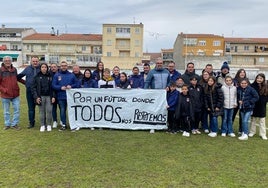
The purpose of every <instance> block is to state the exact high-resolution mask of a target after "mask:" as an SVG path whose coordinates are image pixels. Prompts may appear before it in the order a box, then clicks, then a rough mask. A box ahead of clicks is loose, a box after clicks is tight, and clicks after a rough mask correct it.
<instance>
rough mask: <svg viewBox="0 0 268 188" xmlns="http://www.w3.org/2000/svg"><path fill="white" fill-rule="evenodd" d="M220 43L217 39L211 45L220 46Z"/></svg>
mask: <svg viewBox="0 0 268 188" xmlns="http://www.w3.org/2000/svg"><path fill="white" fill-rule="evenodd" d="M220 45H221V41H219V40H214V41H213V46H220Z"/></svg>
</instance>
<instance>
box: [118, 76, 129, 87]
mask: <svg viewBox="0 0 268 188" xmlns="http://www.w3.org/2000/svg"><path fill="white" fill-rule="evenodd" d="M117 87H119V88H122V89H130V88H131V86H130V83H129V80H128V79H127V74H126V73H125V72H122V73H120V82H119V84H118V85H117Z"/></svg>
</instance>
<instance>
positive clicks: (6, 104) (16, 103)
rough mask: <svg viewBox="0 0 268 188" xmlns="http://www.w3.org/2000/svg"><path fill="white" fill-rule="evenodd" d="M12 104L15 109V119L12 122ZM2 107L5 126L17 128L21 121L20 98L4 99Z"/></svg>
mask: <svg viewBox="0 0 268 188" xmlns="http://www.w3.org/2000/svg"><path fill="white" fill-rule="evenodd" d="M10 103H12V107H13V119H12V121H11V120H10ZM2 105H3V109H4V121H5V126H15V125H18V124H19V119H20V98H19V97H16V98H12V99H7V98H2Z"/></svg>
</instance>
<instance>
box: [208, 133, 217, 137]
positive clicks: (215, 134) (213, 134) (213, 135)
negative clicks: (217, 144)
mask: <svg viewBox="0 0 268 188" xmlns="http://www.w3.org/2000/svg"><path fill="white" fill-rule="evenodd" d="M208 136H210V137H216V136H217V133H214V132H211V133H209V134H208Z"/></svg>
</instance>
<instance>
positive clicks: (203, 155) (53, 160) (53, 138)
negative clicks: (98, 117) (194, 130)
mask: <svg viewBox="0 0 268 188" xmlns="http://www.w3.org/2000/svg"><path fill="white" fill-rule="evenodd" d="M21 89H22V90H21V103H22V104H21V123H20V126H21V127H22V130H20V131H16V130H6V131H4V130H3V129H1V130H0V142H1V144H0V151H1V152H0V159H1V160H0V187H53V188H54V187H170V188H172V187H267V186H268V142H267V141H263V140H261V139H260V138H259V137H257V136H256V137H254V138H250V139H249V140H248V141H239V140H238V139H237V137H236V138H230V137H226V138H223V137H220V136H218V137H216V138H209V137H208V136H207V135H205V134H202V135H192V136H191V137H190V138H185V137H182V136H181V135H180V134H177V135H170V134H166V133H164V132H160V131H158V132H156V133H155V134H149V132H148V131H120V130H102V131H100V130H95V131H90V130H88V129H82V130H80V131H78V132H74V133H73V132H71V131H69V130H68V131H65V132H59V131H57V130H53V131H52V132H49V133H48V132H45V133H40V132H39V127H35V128H34V129H30V130H29V129H27V125H28V121H27V106H26V102H25V94H24V93H25V90H24V88H23V87H21ZM2 113H3V112H2V109H1V110H0V114H1V117H2ZM37 117H38V116H37ZM37 119H38V118H37ZM1 121H2V122H0V123H1V125H2V127H3V118H2V119H1ZM235 130H237V123H236V124H235Z"/></svg>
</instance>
